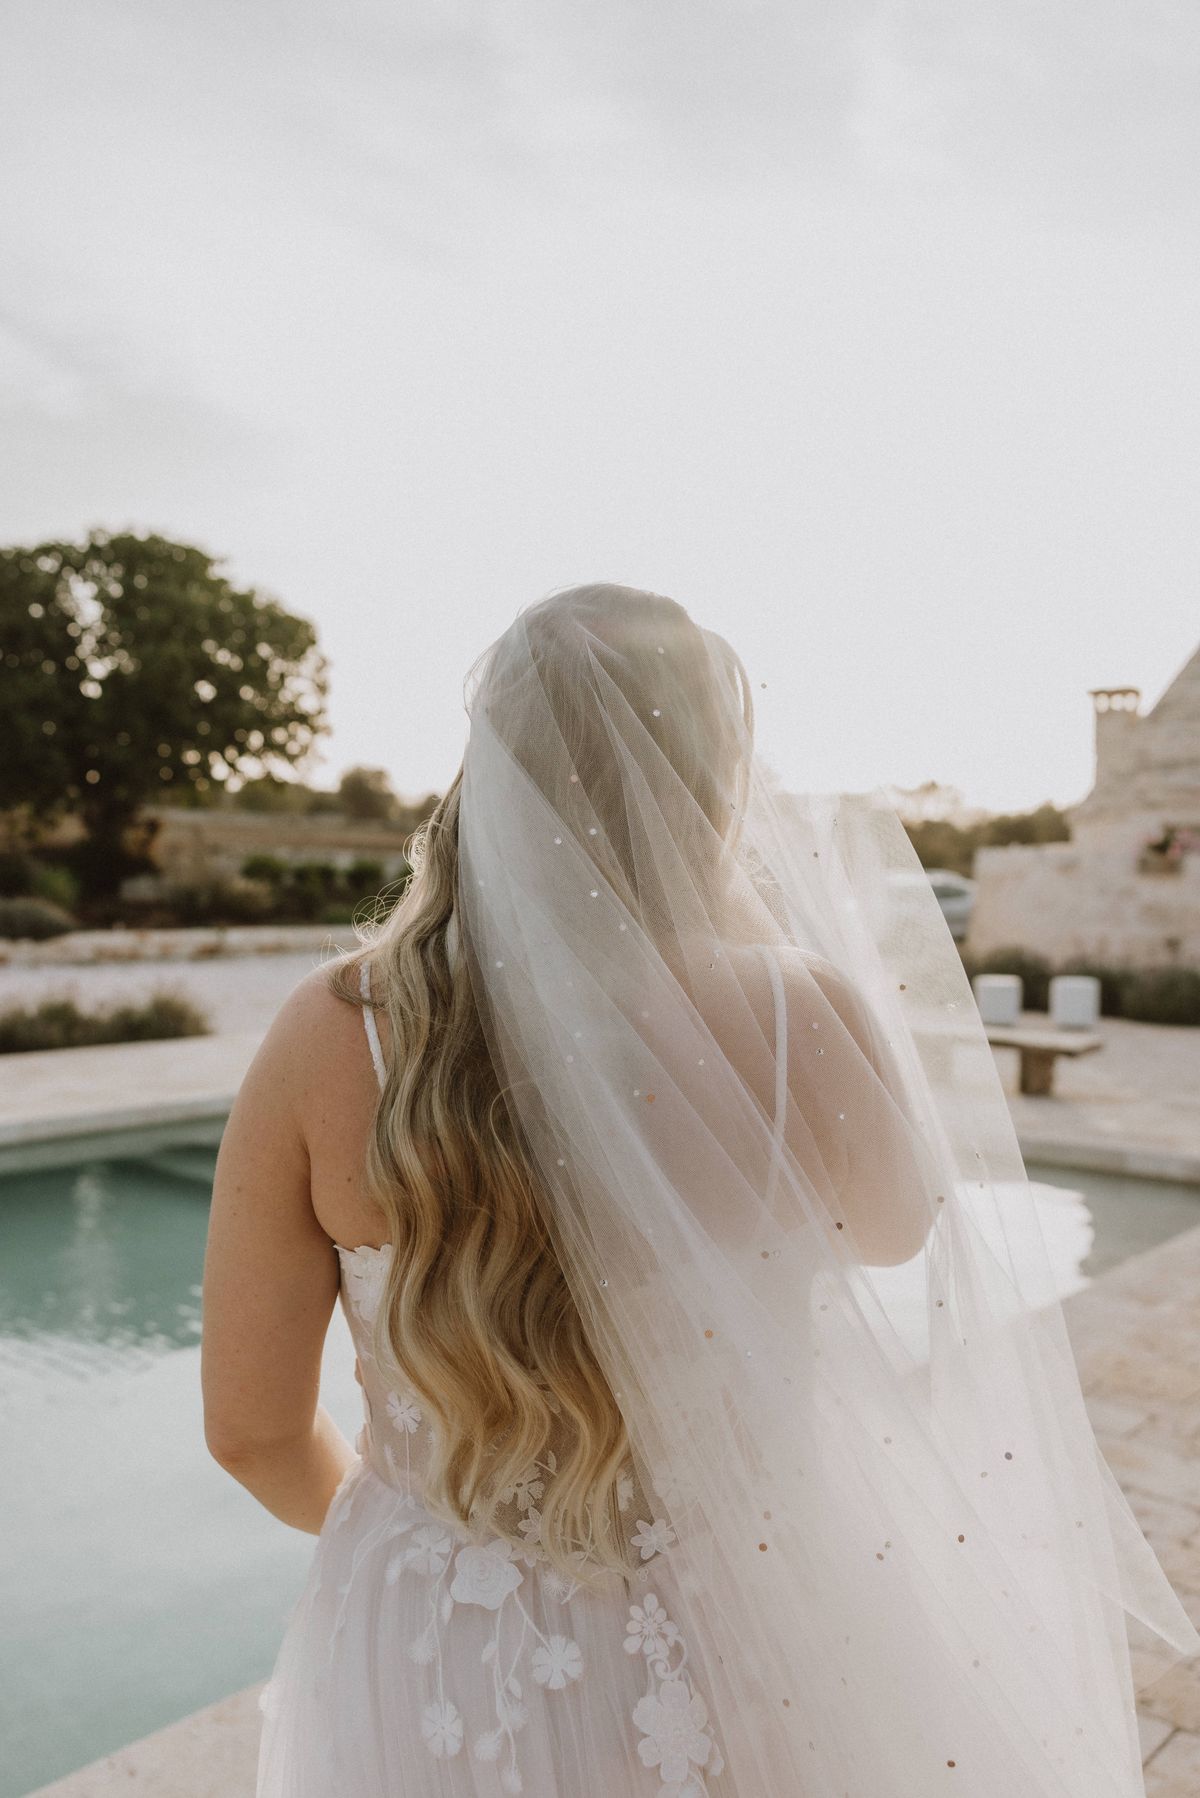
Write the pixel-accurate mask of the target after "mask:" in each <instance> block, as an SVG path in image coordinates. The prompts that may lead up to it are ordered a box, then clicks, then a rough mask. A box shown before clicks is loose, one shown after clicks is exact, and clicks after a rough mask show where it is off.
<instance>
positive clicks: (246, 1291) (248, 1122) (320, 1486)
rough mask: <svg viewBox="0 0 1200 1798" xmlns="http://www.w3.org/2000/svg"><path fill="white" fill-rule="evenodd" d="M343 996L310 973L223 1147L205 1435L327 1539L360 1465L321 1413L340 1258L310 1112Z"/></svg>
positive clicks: (264, 1050) (243, 1480) (239, 1101)
mask: <svg viewBox="0 0 1200 1798" xmlns="http://www.w3.org/2000/svg"><path fill="white" fill-rule="evenodd" d="M338 1003H339V1001H338V1000H336V999H335V998H333V996H332V995H331V994H330V993H329V992H328V990H327V989H326V988H325V986H324V982H323V980H321V979H320V978H319V977H316V978H314V977H311V976H310V977H309V978H307V979H305V980H303V981H301V982H300V984H299V986H298V987H297V988H296V989H295V991H294V992H293V993H292V994H291V995H290V997H289V998H288V999H287V1000H286V1001H285V1003H284V1004H283V1006H282V1007H281V1008H280V1011H279V1012H278V1014H277V1016H276V1017H275V1019H274V1021H273V1023H272V1025H271V1027H270V1029H269V1030H268V1032H267V1035H266V1037H265V1038H264V1040H263V1042H262V1044H261V1046H260V1047H259V1050H258V1053H257V1054H256V1055H255V1057H254V1060H253V1061H252V1062H251V1064H250V1067H249V1069H248V1070H247V1073H246V1077H245V1079H244V1080H243V1082H242V1085H241V1089H240V1091H239V1092H238V1095H237V1098H236V1100H235V1101H234V1105H233V1109H232V1111H231V1112H230V1115H229V1122H228V1123H227V1125H226V1127H225V1133H224V1136H223V1137H222V1139H221V1147H220V1152H219V1154H218V1156H217V1168H216V1177H215V1180H214V1183H213V1197H212V1210H211V1213H210V1217H209V1227H208V1244H207V1249H206V1253H205V1262H204V1287H203V1302H202V1314H203V1334H202V1337H201V1383H202V1387H203V1394H204V1433H205V1440H206V1442H207V1444H208V1447H209V1451H210V1453H211V1454H212V1455H213V1457H214V1459H215V1460H217V1461H218V1462H219V1463H220V1464H221V1466H222V1467H224V1468H225V1469H226V1470H227V1471H228V1472H229V1473H231V1474H232V1475H233V1477H234V1478H235V1479H236V1480H238V1481H239V1482H240V1484H241V1485H243V1486H245V1487H246V1488H247V1490H248V1491H249V1492H252V1493H253V1494H254V1496H255V1498H257V1499H258V1500H259V1502H260V1503H261V1504H263V1505H265V1506H266V1508H267V1509H268V1510H269V1511H271V1512H273V1513H274V1515H275V1516H276V1517H279V1518H281V1519H282V1521H283V1522H284V1523H288V1524H291V1525H292V1526H293V1527H294V1528H296V1529H300V1530H307V1531H309V1532H310V1533H311V1534H314V1535H315V1534H317V1533H318V1531H319V1530H320V1527H321V1523H322V1521H323V1519H324V1516H325V1513H326V1511H327V1510H328V1507H329V1502H330V1500H331V1498H332V1497H333V1494H334V1492H335V1490H336V1489H337V1486H338V1484H339V1482H340V1481H341V1479H342V1477H343V1475H344V1474H345V1473H346V1471H347V1469H348V1468H349V1467H351V1466H352V1465H353V1463H354V1462H355V1460H356V1459H357V1456H356V1455H355V1453H354V1450H353V1449H352V1447H351V1446H350V1444H349V1443H348V1442H347V1441H346V1439H345V1437H344V1436H343V1435H342V1433H341V1431H340V1430H339V1429H338V1427H337V1425H336V1424H335V1423H334V1421H333V1419H332V1418H331V1417H330V1415H329V1413H328V1412H327V1411H326V1410H325V1409H324V1408H323V1407H322V1406H321V1405H320V1404H319V1402H318V1393H319V1387H320V1373H321V1353H322V1349H323V1346H324V1342H325V1335H326V1331H327V1329H328V1327H329V1318H330V1314H331V1312H332V1310H333V1307H334V1304H335V1302H336V1299H337V1292H338V1271H339V1270H338V1259H337V1251H336V1250H335V1248H334V1246H333V1244H332V1242H331V1241H330V1239H329V1237H328V1236H327V1235H326V1233H325V1231H324V1230H323V1229H322V1227H321V1225H320V1223H319V1222H318V1220H317V1217H316V1214H315V1212H314V1211H313V1208H312V1203H311V1199H310V1196H309V1163H308V1153H307V1149H306V1147H305V1142H304V1136H303V1132H302V1130H301V1126H300V1121H299V1120H300V1116H301V1110H302V1103H303V1098H304V1094H305V1091H306V1090H307V1087H308V1084H309V1082H310V1081H311V1079H312V1077H313V1072H314V1058H315V1057H316V1055H317V1054H318V1053H319V1045H320V1043H321V1041H322V1039H323V1036H324V1033H325V1032H324V1029H323V1026H324V1025H327V1024H328V1019H329V1011H328V1008H329V1007H330V1006H336V1005H337V1004H338Z"/></svg>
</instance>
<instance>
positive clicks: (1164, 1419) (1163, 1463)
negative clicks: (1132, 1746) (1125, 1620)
mask: <svg viewBox="0 0 1200 1798" xmlns="http://www.w3.org/2000/svg"><path fill="white" fill-rule="evenodd" d="M1064 1310H1065V1313H1066V1318H1067V1328H1068V1331H1069V1333H1070V1337H1071V1346H1072V1348H1073V1349H1074V1351H1075V1358H1076V1363H1077V1365H1078V1367H1079V1376H1080V1381H1081V1383H1082V1386H1083V1390H1084V1394H1085V1396H1086V1399H1087V1406H1088V1414H1089V1416H1090V1417H1091V1420H1092V1425H1093V1427H1094V1429H1095V1431H1096V1438H1097V1441H1098V1442H1099V1444H1100V1447H1101V1450H1102V1452H1103V1454H1104V1458H1105V1460H1106V1461H1107V1462H1108V1464H1109V1466H1110V1467H1111V1468H1112V1470H1113V1473H1114V1474H1115V1475H1116V1477H1117V1480H1118V1482H1119V1484H1120V1486H1121V1488H1122V1490H1123V1491H1124V1493H1125V1495H1126V1497H1127V1498H1128V1500H1129V1503H1130V1507H1131V1509H1132V1510H1133V1513H1134V1515H1135V1516H1136V1518H1137V1520H1138V1523H1139V1524H1140V1526H1141V1528H1142V1530H1143V1532H1144V1534H1145V1536H1146V1539H1147V1540H1148V1542H1149V1543H1150V1545H1151V1547H1152V1548H1153V1549H1154V1551H1155V1553H1156V1555H1157V1556H1158V1558H1159V1560H1160V1562H1161V1563H1162V1566H1163V1569H1164V1571H1165V1572H1166V1575H1167V1577H1168V1579H1169V1580H1170V1581H1171V1584H1172V1585H1173V1586H1174V1588H1175V1590H1176V1592H1177V1593H1178V1594H1179V1597H1180V1599H1181V1600H1182V1602H1183V1605H1184V1608H1185V1609H1186V1611H1187V1612H1188V1615H1189V1616H1190V1617H1191V1619H1192V1621H1193V1623H1195V1624H1196V1625H1197V1626H1198V1627H1200V1228H1197V1229H1194V1230H1189V1231H1187V1232H1186V1233H1185V1234H1184V1235H1182V1236H1175V1237H1172V1238H1171V1239H1170V1240H1169V1241H1167V1242H1163V1243H1159V1244H1158V1246H1157V1247H1156V1248H1153V1249H1149V1250H1147V1251H1146V1253H1145V1254H1142V1255H1138V1256H1135V1257H1134V1258H1133V1259H1132V1260H1130V1261H1126V1262H1123V1263H1122V1265H1121V1266H1120V1267H1117V1268H1114V1269H1113V1270H1112V1272H1111V1273H1108V1274H1106V1275H1105V1276H1104V1278H1103V1279H1102V1280H1098V1281H1097V1282H1096V1283H1095V1284H1094V1285H1093V1286H1090V1287H1088V1288H1087V1289H1086V1290H1085V1291H1083V1292H1078V1293H1075V1294H1073V1295H1072V1296H1071V1297H1070V1298H1069V1299H1067V1300H1066V1302H1065V1305H1064ZM1155 1666H1156V1662H1155V1657H1154V1655H1153V1652H1152V1651H1146V1652H1141V1653H1138V1654H1137V1655H1135V1672H1136V1674H1137V1677H1138V1679H1139V1681H1140V1680H1142V1679H1143V1678H1147V1677H1149V1678H1151V1679H1153V1676H1154V1672H1155ZM1139 1711H1140V1717H1141V1727H1142V1747H1143V1752H1144V1754H1145V1756H1146V1794H1147V1798H1196V1795H1197V1793H1200V1657H1197V1658H1195V1659H1193V1660H1190V1661H1184V1662H1181V1663H1178V1664H1177V1665H1175V1666H1174V1667H1172V1668H1171V1669H1170V1671H1168V1672H1166V1673H1165V1674H1163V1676H1162V1677H1161V1678H1160V1679H1158V1680H1156V1681H1155V1682H1154V1683H1153V1684H1151V1685H1149V1686H1148V1687H1147V1688H1146V1689H1145V1690H1144V1691H1143V1693H1142V1695H1141V1699H1140V1703H1139Z"/></svg>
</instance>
